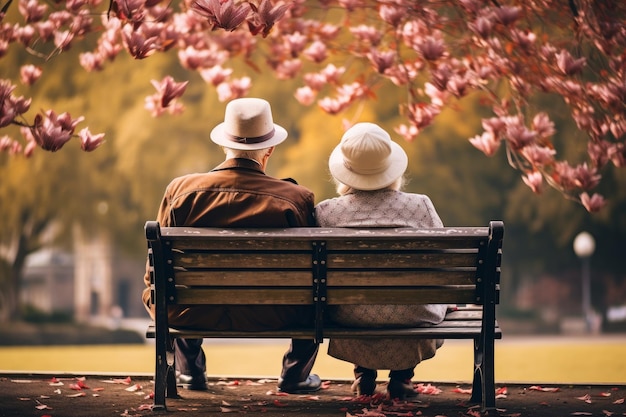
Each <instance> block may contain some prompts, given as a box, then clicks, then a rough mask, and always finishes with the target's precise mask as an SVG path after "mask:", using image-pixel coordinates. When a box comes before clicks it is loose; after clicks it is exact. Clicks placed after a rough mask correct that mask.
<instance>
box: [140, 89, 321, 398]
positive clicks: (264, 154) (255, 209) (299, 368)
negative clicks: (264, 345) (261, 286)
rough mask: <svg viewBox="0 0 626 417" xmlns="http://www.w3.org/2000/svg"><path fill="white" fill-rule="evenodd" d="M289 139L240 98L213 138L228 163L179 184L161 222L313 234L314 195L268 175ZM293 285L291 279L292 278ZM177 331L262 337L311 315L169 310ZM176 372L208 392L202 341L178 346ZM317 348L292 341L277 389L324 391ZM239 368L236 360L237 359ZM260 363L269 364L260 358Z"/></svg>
mask: <svg viewBox="0 0 626 417" xmlns="http://www.w3.org/2000/svg"><path fill="white" fill-rule="evenodd" d="M286 138H287V131H286V130H285V129H284V128H282V127H281V126H279V125H277V124H274V122H273V118H272V112H271V108H270V105H269V103H268V102H267V101H265V100H262V99H259V98H241V99H237V100H233V101H231V102H230V103H228V105H227V106H226V112H225V116H224V122H223V123H220V124H219V125H218V126H216V127H215V128H214V129H213V130H212V131H211V140H212V141H213V142H215V143H216V144H218V145H220V146H221V147H222V148H223V149H224V152H225V154H226V159H225V161H224V162H223V163H221V164H220V165H219V166H217V167H216V168H214V169H212V170H211V171H209V172H206V173H197V174H189V175H185V176H182V177H178V178H175V179H174V180H172V182H171V183H170V184H169V185H168V187H167V189H166V191H165V195H164V197H163V200H162V202H161V206H160V208H159V212H158V215H157V220H158V221H159V222H160V224H161V225H162V226H164V227H167V226H194V227H298V226H313V225H314V224H315V222H314V219H313V206H314V202H313V201H314V200H313V193H312V192H311V191H310V190H308V189H307V188H305V187H302V186H300V185H297V184H296V183H295V181H293V180H290V179H288V180H281V179H277V178H273V177H271V176H269V175H266V174H265V169H266V167H267V163H268V160H269V158H270V156H271V155H272V152H273V151H274V147H275V146H276V145H278V144H280V143H282V142H283V141H284V140H285V139H286ZM285 279H289V277H285ZM144 281H145V283H146V286H147V287H148V288H146V289H145V290H144V292H143V301H144V303H145V305H146V307H147V308H148V311H149V312H150V314H151V315H152V316H154V308H153V306H152V305H151V304H150V288H149V286H150V278H149V275H148V273H147V272H146V275H145V276H144ZM168 314H169V320H170V323H172V324H173V325H176V326H181V327H187V328H209V329H237V330H260V329H278V328H283V327H286V326H290V325H298V324H304V323H307V322H308V323H310V320H312V314H313V312H312V310H311V309H309V308H306V307H298V306H281V307H272V306H245V305H243V306H237V307H230V308H228V307H222V306H188V307H184V306H183V307H182V308H170V310H169V312H168ZM175 348H176V368H177V369H176V371H177V379H178V382H179V383H180V385H183V386H184V387H186V388H189V389H196V390H202V389H206V358H205V355H204V351H203V350H202V339H176V345H175ZM317 351H318V346H317V344H316V343H315V342H314V341H313V340H298V339H293V340H292V341H291V345H290V347H289V349H288V351H287V352H286V353H285V355H284V357H283V367H282V372H281V377H280V379H279V382H278V389H279V390H281V391H284V392H288V393H306V392H312V391H316V390H318V389H319V388H320V385H321V381H320V378H319V377H318V376H317V375H314V374H310V372H311V369H312V367H313V363H314V362H315V357H316V355H317ZM234 360H236V358H234ZM259 360H260V361H264V360H266V358H259Z"/></svg>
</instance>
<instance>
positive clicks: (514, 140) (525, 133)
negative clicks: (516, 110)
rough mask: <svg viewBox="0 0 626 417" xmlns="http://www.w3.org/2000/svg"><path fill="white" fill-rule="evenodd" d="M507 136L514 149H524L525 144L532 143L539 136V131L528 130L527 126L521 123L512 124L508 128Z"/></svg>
mask: <svg viewBox="0 0 626 417" xmlns="http://www.w3.org/2000/svg"><path fill="white" fill-rule="evenodd" d="M506 137H507V139H508V141H509V143H510V144H511V147H512V148H513V149H514V150H519V149H522V148H523V147H524V146H527V145H530V144H531V143H533V142H534V140H535V138H536V137H537V133H536V132H533V131H532V130H528V128H526V126H524V125H521V124H512V125H509V126H507V128H506Z"/></svg>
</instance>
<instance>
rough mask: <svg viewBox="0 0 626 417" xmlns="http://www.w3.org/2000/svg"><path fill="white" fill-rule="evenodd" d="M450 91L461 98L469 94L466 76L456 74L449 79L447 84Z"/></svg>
mask: <svg viewBox="0 0 626 417" xmlns="http://www.w3.org/2000/svg"><path fill="white" fill-rule="evenodd" d="M446 88H447V90H448V91H450V92H451V93H452V94H453V95H454V96H455V97H457V98H461V97H463V96H465V95H466V94H467V90H468V83H467V80H466V79H465V78H464V77H461V76H459V75H454V76H452V77H451V78H450V79H449V80H448V84H447V85H446Z"/></svg>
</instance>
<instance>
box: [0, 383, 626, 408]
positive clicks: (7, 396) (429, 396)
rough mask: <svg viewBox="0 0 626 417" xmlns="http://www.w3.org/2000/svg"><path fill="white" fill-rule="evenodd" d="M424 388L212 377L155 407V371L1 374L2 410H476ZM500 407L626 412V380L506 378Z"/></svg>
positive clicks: (453, 390) (454, 388)
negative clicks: (302, 386)
mask: <svg viewBox="0 0 626 417" xmlns="http://www.w3.org/2000/svg"><path fill="white" fill-rule="evenodd" d="M416 387H417V389H418V391H421V393H420V395H419V396H418V397H417V398H416V399H414V400H412V401H408V402H404V403H392V402H390V401H389V400H387V399H386V398H384V395H383V394H382V393H384V392H385V386H384V382H380V383H379V385H378V390H377V391H378V392H380V394H375V395H374V396H372V397H367V398H355V397H354V396H353V395H352V393H351V390H350V382H347V381H325V383H324V388H323V389H322V390H320V391H319V392H317V393H315V394H314V395H289V394H279V393H277V392H276V380H268V379H263V380H245V379H241V380H237V379H220V380H216V379H211V380H209V390H208V391H204V392H198V391H187V390H180V392H179V393H180V397H181V398H180V399H168V401H167V405H168V410H167V412H161V413H155V412H153V411H152V410H151V408H150V406H151V404H152V398H151V394H152V388H153V383H152V380H151V378H150V377H148V376H135V377H121V376H120V377H112V376H98V375H90V376H79V375H61V376H50V375H25V374H19V375H1V376H0V416H1V417H27V416H37V417H44V416H51V417H74V416H81V417H88V416H93V417H100V416H123V417H128V416H148V415H155V414H157V415H173V414H177V415H180V416H192V417H194V416H217V415H223V414H224V413H233V414H234V415H241V414H249V415H255V414H258V415H264V416H267V417H278V416H299V415H306V416H345V417H350V416H355V417H356V416H363V417H366V416H367V417H412V416H430V417H464V416H477V415H479V414H478V408H476V407H473V406H472V405H471V404H468V403H467V400H468V399H469V393H468V392H469V391H468V390H469V389H470V388H471V387H470V386H469V385H456V384H449V383H436V382H431V383H421V384H419V383H416ZM497 389H498V399H497V407H498V412H499V415H500V416H502V417H507V416H509V417H535V416H539V417H564V416H603V417H608V416H626V404H625V401H624V399H625V397H626V385H620V386H598V385H593V386H579V385H576V386H572V385H550V386H533V385H514V384H509V385H507V386H502V385H499V386H497Z"/></svg>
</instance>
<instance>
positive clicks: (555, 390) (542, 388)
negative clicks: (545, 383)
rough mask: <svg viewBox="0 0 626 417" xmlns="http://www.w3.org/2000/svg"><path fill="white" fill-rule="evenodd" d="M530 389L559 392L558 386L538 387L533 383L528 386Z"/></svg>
mask: <svg viewBox="0 0 626 417" xmlns="http://www.w3.org/2000/svg"><path fill="white" fill-rule="evenodd" d="M528 389H529V390H531V391H542V392H559V391H560V388H558V387H546V388H544V387H540V386H538V385H533V386H531V387H529V388H528Z"/></svg>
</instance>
